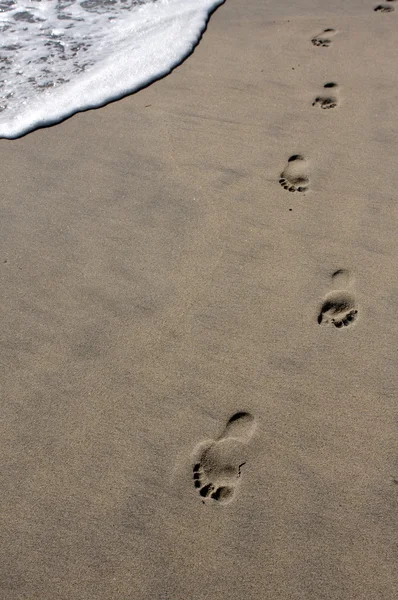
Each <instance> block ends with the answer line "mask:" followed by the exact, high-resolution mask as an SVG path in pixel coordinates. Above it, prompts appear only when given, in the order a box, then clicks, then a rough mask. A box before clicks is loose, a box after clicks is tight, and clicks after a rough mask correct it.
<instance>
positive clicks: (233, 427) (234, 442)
mask: <svg viewBox="0 0 398 600" xmlns="http://www.w3.org/2000/svg"><path fill="white" fill-rule="evenodd" d="M255 425H256V424H255V421H254V417H253V416H252V415H250V413H247V412H240V413H236V414H235V415H233V416H232V417H231V419H229V421H228V423H227V425H226V427H225V429H224V432H223V433H222V435H221V436H220V437H219V438H218V439H217V440H214V441H212V442H209V443H206V444H204V445H203V444H202V445H201V446H200V453H199V455H198V456H197V460H196V462H195V464H194V465H193V468H192V470H193V480H194V486H195V488H196V489H197V490H198V491H199V495H200V496H201V498H202V499H203V502H205V501H207V500H211V501H213V500H214V501H216V502H219V503H220V504H227V503H229V502H230V501H231V500H232V499H233V498H234V495H235V492H236V487H237V483H238V480H239V478H240V476H241V468H242V466H243V465H244V464H245V462H244V461H242V454H243V452H244V449H245V444H246V443H247V442H248V441H249V439H250V437H251V436H252V434H253V432H254V429H255Z"/></svg>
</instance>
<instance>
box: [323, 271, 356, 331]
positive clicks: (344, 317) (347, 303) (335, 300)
mask: <svg viewBox="0 0 398 600" xmlns="http://www.w3.org/2000/svg"><path fill="white" fill-rule="evenodd" d="M332 280H333V287H334V288H335V289H334V291H333V292H331V293H330V294H328V295H327V296H326V298H325V300H324V301H323V304H322V307H321V310H320V312H319V315H318V323H319V325H329V324H331V325H334V326H335V327H337V328H338V329H341V328H342V327H348V326H349V325H352V324H353V323H354V322H355V321H356V319H357V316H358V309H357V306H356V301H355V297H354V295H353V294H352V293H350V292H349V291H347V290H345V289H344V288H347V287H348V286H349V285H350V276H349V272H348V271H347V270H346V269H339V270H338V271H336V272H335V273H333V275H332Z"/></svg>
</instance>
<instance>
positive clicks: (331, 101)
mask: <svg viewBox="0 0 398 600" xmlns="http://www.w3.org/2000/svg"><path fill="white" fill-rule="evenodd" d="M323 87H324V89H325V90H329V89H333V92H332V93H331V94H329V93H327V92H326V93H324V94H323V95H322V96H318V97H317V98H315V100H314V102H313V103H312V106H320V107H321V108H324V109H328V108H335V107H336V106H337V105H338V103H339V102H338V91H337V90H338V85H337V83H333V82H331V83H325V85H324V86H323Z"/></svg>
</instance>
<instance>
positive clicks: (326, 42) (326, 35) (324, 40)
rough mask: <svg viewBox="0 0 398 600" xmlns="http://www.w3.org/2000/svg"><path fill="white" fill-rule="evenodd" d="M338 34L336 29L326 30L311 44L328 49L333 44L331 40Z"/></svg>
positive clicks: (313, 39) (316, 36)
mask: <svg viewBox="0 0 398 600" xmlns="http://www.w3.org/2000/svg"><path fill="white" fill-rule="evenodd" d="M336 33H337V31H336V30H335V29H332V28H330V27H329V29H324V30H323V31H321V33H318V35H315V36H314V37H313V38H312V40H311V42H312V43H313V44H314V46H323V47H324V48H327V47H328V46H330V44H331V43H332V40H331V38H332V37H333V36H334V35H336Z"/></svg>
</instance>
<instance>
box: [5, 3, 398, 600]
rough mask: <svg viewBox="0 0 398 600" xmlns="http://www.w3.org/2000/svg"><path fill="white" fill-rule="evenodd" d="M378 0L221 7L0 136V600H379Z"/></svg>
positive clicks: (391, 183)
mask: <svg viewBox="0 0 398 600" xmlns="http://www.w3.org/2000/svg"><path fill="white" fill-rule="evenodd" d="M376 4H377V1H373V2H372V0H366V1H365V0H353V1H344V2H343V1H341V0H338V1H335V2H333V3H332V2H329V1H326V0H296V1H295V2H291V3H289V2H285V3H276V2H275V1H273V2H271V1H261V0H246V1H245V2H242V1H238V0H227V2H226V4H225V5H224V6H222V7H221V8H220V9H219V10H218V11H217V12H216V13H215V14H214V15H213V17H212V18H211V21H210V23H209V27H208V30H207V32H206V34H205V35H204V38H203V40H202V42H201V44H200V45H199V46H198V48H197V49H196V50H195V53H194V54H193V56H191V57H190V58H189V59H188V60H187V61H186V62H185V63H184V64H183V65H182V66H180V67H179V68H177V69H176V70H175V71H174V72H173V73H172V74H171V75H170V76H169V77H166V78H165V79H163V80H161V81H159V82H157V83H155V84H154V85H152V86H150V87H149V88H147V89H145V90H143V91H141V92H139V93H138V94H136V95H134V96H131V97H129V98H126V99H124V100H122V101H120V102H117V103H114V104H111V105H109V106H107V107H105V108H102V109H100V110H97V111H90V112H87V113H84V114H80V115H77V116H75V117H73V118H71V119H69V120H67V121H66V122H64V123H63V124H61V125H58V126H55V127H51V128H48V129H45V130H40V131H36V132H34V133H31V134H29V135H27V136H26V137H24V138H22V139H20V140H16V141H8V140H1V143H0V163H1V173H2V191H1V197H0V202H1V221H0V227H1V236H0V244H1V253H0V258H1V260H0V269H1V290H2V299H1V307H2V313H3V319H2V327H1V344H2V362H1V368H2V373H1V382H2V408H1V437H0V439H1V449H0V455H1V462H2V465H1V480H2V481H1V485H0V495H1V498H0V500H1V518H2V529H1V545H0V568H1V579H0V597H1V599H2V600H3V599H4V600H17V599H18V600H20V599H26V600H111V599H112V600H114V599H115V600H116V599H118V600H119V599H120V600H125V599H132V600H225V599H233V600H243V599H245V600H268V599H269V600H290V599H293V600H299V599H300V600H304V599H310V600H323V599H328V600H329V599H333V600H376V599H377V600H382V599H383V600H384V599H385V600H392V599H393V598H395V597H397V594H398V585H397V581H398V568H397V564H398V554H397V521H398V518H397V514H398V506H397V504H398V502H397V496H398V485H396V483H397V481H398V444H397V438H398V436H397V347H396V346H397V337H398V322H397V318H396V314H397V307H398V306H397V305H398V285H397V251H398V236H397V233H396V232H397V222H398V202H397V200H398V197H397V189H398V170H397V168H396V161H397V158H396V154H397V152H396V148H397V146H396V144H397V135H398V121H397V118H396V114H397V89H398V87H397V86H398V69H397V58H398V45H397V31H398V2H397V3H396V5H395V11H393V12H389V13H382V12H374V10H373V9H374V6H375V5H376ZM384 4H385V5H386V6H387V5H388V6H394V3H389V2H385V3H384ZM325 28H333V29H335V30H336V31H335V32H329V33H330V34H331V33H332V34H333V35H328V36H327V38H328V39H330V42H331V43H330V44H329V45H327V46H317V45H314V44H313V43H311V40H312V38H314V36H316V35H317V34H319V33H320V32H322V31H323V30H324V29H325ZM322 37H325V36H321V38H322ZM331 82H332V83H337V84H338V85H337V86H335V87H333V88H323V86H324V84H325V83H331ZM329 97H331V98H332V101H333V103H334V102H335V101H337V103H338V104H337V106H335V107H333V108H331V109H330V110H323V109H322V108H321V103H322V102H323V101H324V99H325V98H329ZM316 98H321V100H320V101H318V102H317V103H316V105H315V106H313V105H312V104H313V102H314V101H316ZM292 155H301V156H302V157H303V159H301V160H298V161H293V162H292V161H291V162H290V163H289V162H288V159H289V157H291V156H292ZM287 166H288V168H287V169H285V168H286V167H287ZM282 172H284V176H283V178H284V179H286V181H288V184H287V185H288V186H291V185H292V183H293V184H294V181H293V180H294V178H295V177H298V178H299V182H298V184H297V185H298V186H299V187H302V186H304V187H306V186H307V180H308V185H309V190H308V191H307V192H304V193H299V192H296V193H289V192H288V191H286V190H285V189H283V187H281V185H280V184H279V178H280V175H281V173H282ZM336 271H338V272H339V273H338V274H337V275H336V276H333V274H334V273H336ZM336 290H337V291H336ZM330 294H331V295H330ZM323 303H325V307H326V309H327V311H328V312H327V313H326V314H324V315H323V316H322V317H320V311H321V310H322V305H323ZM333 311H335V312H333ZM336 311H337V313H336ZM339 311H343V312H344V314H343V317H342V318H343V319H344V318H345V315H347V314H348V315H350V316H349V319H348V320H347V319H346V324H347V326H345V325H344V323H343V326H342V327H341V328H338V327H335V326H334V324H333V322H332V319H334V320H335V321H336V324H337V325H338V324H340V323H339V321H341V318H340V317H339V314H338V313H339ZM355 311H358V312H357V313H356V312H355ZM318 320H322V324H321V325H322V326H320V325H319V324H318ZM237 412H243V413H245V414H243V415H241V416H240V418H236V419H233V420H232V422H229V419H230V418H231V417H232V416H233V415H235V414H236V413H237ZM211 440H218V441H217V442H215V443H214V442H213V444H211ZM209 443H210V448H209ZM242 463H245V464H242ZM193 467H194V470H195V482H198V483H196V485H198V486H199V485H203V486H209V485H211V484H215V485H216V486H220V485H221V487H222V489H221V490H219V491H215V499H214V498H203V497H202V496H201V495H200V493H199V490H200V488H196V487H195V485H194V479H193ZM210 489H211V488H210V487H205V490H204V491H202V493H205V491H208V490H210ZM214 490H216V488H214ZM217 498H218V499H217ZM223 500H224V501H225V502H223Z"/></svg>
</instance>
